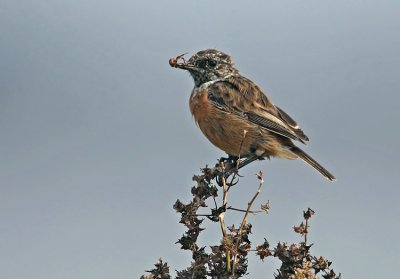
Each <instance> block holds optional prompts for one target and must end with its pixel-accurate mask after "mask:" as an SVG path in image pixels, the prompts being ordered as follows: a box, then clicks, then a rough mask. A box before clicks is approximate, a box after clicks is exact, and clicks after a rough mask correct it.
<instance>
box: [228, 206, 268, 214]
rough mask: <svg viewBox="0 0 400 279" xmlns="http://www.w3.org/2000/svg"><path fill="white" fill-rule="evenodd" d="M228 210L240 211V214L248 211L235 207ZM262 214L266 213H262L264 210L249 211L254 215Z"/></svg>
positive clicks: (229, 207)
mask: <svg viewBox="0 0 400 279" xmlns="http://www.w3.org/2000/svg"><path fill="white" fill-rule="evenodd" d="M226 209H229V210H234V211H239V212H247V210H244V209H239V208H235V207H232V206H228V207H227V208H226ZM261 212H264V211H262V210H250V211H249V213H252V214H257V213H261Z"/></svg>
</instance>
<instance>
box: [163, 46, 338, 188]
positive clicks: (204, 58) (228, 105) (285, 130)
mask: <svg viewBox="0 0 400 279" xmlns="http://www.w3.org/2000/svg"><path fill="white" fill-rule="evenodd" d="M184 55H185V54H182V55H179V56H176V57H175V58H171V59H170V60H169V64H170V66H171V67H174V68H179V69H182V70H186V71H188V72H189V73H190V75H191V76H192V78H193V80H194V88H193V90H192V93H191V95H190V99H189V107H190V111H191V113H192V115H193V117H194V120H195V122H196V123H197V125H198V126H199V128H200V130H201V131H202V132H203V134H204V135H205V136H206V137H207V139H208V140H209V141H210V142H211V143H212V144H213V145H215V146H216V147H218V148H219V149H221V150H223V151H225V152H226V153H227V154H228V156H229V157H228V158H231V159H232V158H249V161H254V160H257V159H261V160H262V159H269V158H270V157H277V158H281V159H290V160H293V159H297V158H300V159H302V160H303V161H304V162H306V163H307V164H309V165H310V166H311V167H313V168H314V169H315V170H317V171H318V172H319V173H320V174H321V175H322V176H324V177H325V178H327V179H328V180H330V181H333V180H335V177H334V176H333V175H332V174H331V173H330V172H329V171H328V170H326V169H325V168H324V167H323V166H322V165H321V164H319V163H318V162H317V161H316V160H314V159H313V158H312V157H311V156H310V155H308V154H307V153H306V152H304V151H303V150H302V149H300V148H299V147H298V146H296V145H295V144H294V141H298V142H300V143H302V144H305V142H307V141H309V138H308V137H307V136H306V135H305V133H304V132H303V130H302V129H301V128H300V126H299V125H298V124H297V122H296V121H295V120H293V118H292V117H291V116H289V114H287V113H286V112H285V111H284V110H282V109H281V108H280V107H278V106H276V105H274V104H273V103H272V101H271V99H270V98H269V97H268V96H267V95H266V94H265V93H264V92H263V91H262V89H261V88H260V87H259V86H258V85H257V84H255V83H254V82H253V81H251V80H250V79H248V78H246V77H244V76H242V75H241V74H240V72H239V70H238V69H237V68H236V66H235V64H234V63H233V60H232V58H231V56H230V55H228V54H226V53H224V52H222V51H219V50H216V49H205V50H201V51H199V52H197V53H196V54H194V55H193V56H191V57H190V59H189V60H186V59H185V58H184Z"/></svg>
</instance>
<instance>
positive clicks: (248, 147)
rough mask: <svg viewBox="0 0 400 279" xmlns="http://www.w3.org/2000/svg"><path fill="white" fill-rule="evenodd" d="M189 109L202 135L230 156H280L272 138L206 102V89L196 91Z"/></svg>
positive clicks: (235, 115)
mask: <svg viewBox="0 0 400 279" xmlns="http://www.w3.org/2000/svg"><path fill="white" fill-rule="evenodd" d="M189 105H190V111H191V112H192V114H193V117H194V119H195V120H196V122H197V124H198V125H199V127H200V129H201V131H202V132H203V134H204V135H205V136H206V137H207V138H208V139H209V140H210V142H211V143H213V144H214V145H215V146H216V147H218V148H220V149H222V150H224V151H225V152H226V153H228V154H229V155H234V156H239V155H240V156H242V157H245V156H248V155H250V154H253V153H257V155H259V156H261V154H263V153H264V155H271V156H276V155H278V156H279V154H278V153H279V150H280V149H281V144H280V143H279V141H278V140H277V138H276V137H275V135H274V134H271V133H270V132H269V131H267V130H265V129H262V128H260V127H259V126H257V125H255V124H253V123H251V122H249V121H247V120H246V119H245V118H244V117H241V116H240V115H237V114H234V113H229V112H225V111H222V110H220V109H218V108H216V107H214V106H213V105H212V104H211V103H210V102H209V100H208V92H207V90H206V89H203V90H199V89H197V88H195V89H194V90H193V92H192V95H191V97H190V102H189ZM245 131H246V132H245Z"/></svg>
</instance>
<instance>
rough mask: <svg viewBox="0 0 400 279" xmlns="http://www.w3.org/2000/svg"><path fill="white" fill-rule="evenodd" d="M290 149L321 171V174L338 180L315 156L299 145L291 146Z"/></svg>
mask: <svg viewBox="0 0 400 279" xmlns="http://www.w3.org/2000/svg"><path fill="white" fill-rule="evenodd" d="M290 151H292V152H293V153H294V154H296V155H297V156H298V157H300V158H301V159H302V160H303V161H304V162H306V163H307V164H309V165H310V166H312V167H313V168H314V169H316V170H317V171H319V173H320V174H322V175H323V176H325V177H326V178H327V179H329V180H330V181H333V180H336V178H335V177H334V176H333V175H332V174H331V173H330V172H329V171H327V170H326V169H325V168H324V167H323V166H321V165H320V164H319V163H318V162H317V161H315V160H314V159H313V158H311V156H310V155H308V154H307V153H305V152H304V151H303V150H301V149H300V148H298V147H297V146H293V147H291V148H290Z"/></svg>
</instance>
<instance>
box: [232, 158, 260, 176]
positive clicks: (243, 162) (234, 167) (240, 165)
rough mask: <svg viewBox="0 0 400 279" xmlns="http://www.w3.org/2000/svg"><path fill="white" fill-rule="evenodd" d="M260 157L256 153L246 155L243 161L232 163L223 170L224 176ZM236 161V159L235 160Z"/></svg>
mask: <svg viewBox="0 0 400 279" xmlns="http://www.w3.org/2000/svg"><path fill="white" fill-rule="evenodd" d="M258 159H260V158H259V157H258V156H257V155H251V156H250V157H247V158H246V159H244V160H243V161H240V162H238V163H236V164H234V165H233V167H231V168H229V169H228V170H226V171H225V177H228V176H229V175H231V174H232V173H234V172H236V171H238V170H239V169H241V168H243V167H244V166H247V165H248V164H250V163H252V162H254V161H256V160H258ZM235 162H237V161H235Z"/></svg>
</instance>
